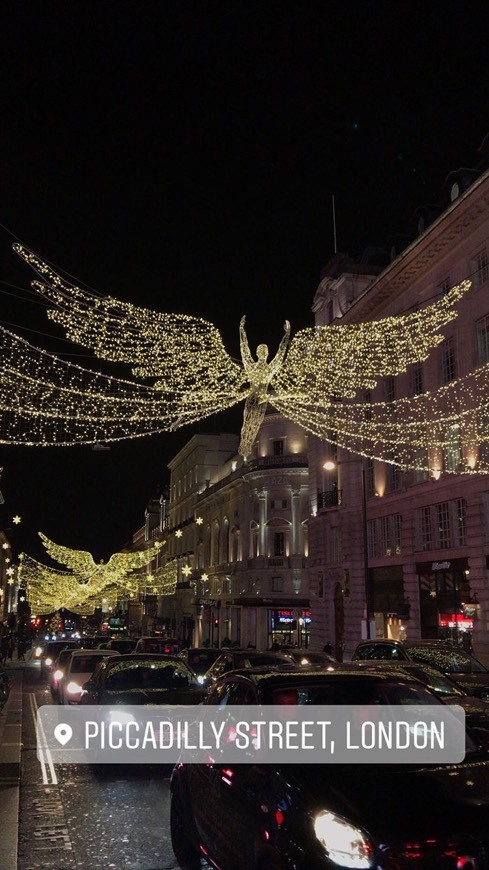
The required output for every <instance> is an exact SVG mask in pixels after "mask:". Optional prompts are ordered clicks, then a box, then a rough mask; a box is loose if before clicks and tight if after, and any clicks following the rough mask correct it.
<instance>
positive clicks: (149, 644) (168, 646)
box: [134, 636, 182, 655]
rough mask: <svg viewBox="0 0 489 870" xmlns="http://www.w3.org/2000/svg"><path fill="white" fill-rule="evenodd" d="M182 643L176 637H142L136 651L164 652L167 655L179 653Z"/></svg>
mask: <svg viewBox="0 0 489 870" xmlns="http://www.w3.org/2000/svg"><path fill="white" fill-rule="evenodd" d="M181 649H182V644H181V642H180V641H179V640H177V638H175V637H167V638H163V637H149V636H146V637H140V638H139V640H138V642H137V644H136V648H135V650H134V652H137V653H164V654H165V655H178V653H179V652H181Z"/></svg>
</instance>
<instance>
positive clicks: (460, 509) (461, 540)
mask: <svg viewBox="0 0 489 870" xmlns="http://www.w3.org/2000/svg"><path fill="white" fill-rule="evenodd" d="M453 507H454V514H455V516H454V520H455V522H454V527H455V529H456V533H455V536H456V540H455V546H456V547H465V545H466V542H467V539H466V527H467V526H466V501H465V499H464V498H458V499H457V500H456V501H455V502H453Z"/></svg>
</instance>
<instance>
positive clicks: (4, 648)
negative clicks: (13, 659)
mask: <svg viewBox="0 0 489 870" xmlns="http://www.w3.org/2000/svg"><path fill="white" fill-rule="evenodd" d="M9 646H10V641H9V638H8V635H7V634H4V635H3V637H2V644H1V646H0V652H1V655H2V665H4V664H5V662H6V661H7V656H8V651H9Z"/></svg>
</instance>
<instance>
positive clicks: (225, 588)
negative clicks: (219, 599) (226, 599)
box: [222, 577, 231, 595]
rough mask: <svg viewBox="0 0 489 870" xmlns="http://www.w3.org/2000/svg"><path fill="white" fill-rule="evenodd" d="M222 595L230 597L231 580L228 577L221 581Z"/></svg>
mask: <svg viewBox="0 0 489 870" xmlns="http://www.w3.org/2000/svg"><path fill="white" fill-rule="evenodd" d="M222 594H223V595H231V580H230V578H229V577H226V578H225V579H224V580H223V581H222Z"/></svg>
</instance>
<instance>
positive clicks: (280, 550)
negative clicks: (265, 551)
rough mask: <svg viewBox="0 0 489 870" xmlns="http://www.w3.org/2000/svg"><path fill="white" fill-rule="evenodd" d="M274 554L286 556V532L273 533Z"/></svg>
mask: <svg viewBox="0 0 489 870" xmlns="http://www.w3.org/2000/svg"><path fill="white" fill-rule="evenodd" d="M273 555H274V556H284V555H285V533H284V532H274V534H273Z"/></svg>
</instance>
